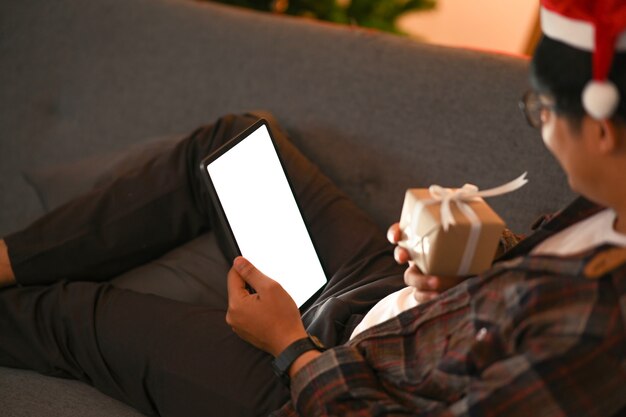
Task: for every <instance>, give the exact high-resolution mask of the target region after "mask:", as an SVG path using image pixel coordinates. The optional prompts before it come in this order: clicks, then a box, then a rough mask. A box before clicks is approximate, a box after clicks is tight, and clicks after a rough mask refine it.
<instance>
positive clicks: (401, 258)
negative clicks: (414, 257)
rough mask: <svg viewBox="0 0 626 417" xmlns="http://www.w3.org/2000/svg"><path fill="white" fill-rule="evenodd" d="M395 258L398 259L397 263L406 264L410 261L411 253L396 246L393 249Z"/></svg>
mask: <svg viewBox="0 0 626 417" xmlns="http://www.w3.org/2000/svg"><path fill="white" fill-rule="evenodd" d="M393 258H394V259H395V260H396V262H397V263H399V264H405V263H407V262H409V260H410V259H411V255H410V254H409V251H408V250H406V249H404V248H401V247H400V246H396V247H395V248H394V250H393Z"/></svg>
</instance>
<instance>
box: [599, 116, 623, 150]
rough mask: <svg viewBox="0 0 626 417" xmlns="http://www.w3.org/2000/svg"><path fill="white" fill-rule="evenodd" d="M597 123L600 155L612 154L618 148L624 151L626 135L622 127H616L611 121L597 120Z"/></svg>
mask: <svg viewBox="0 0 626 417" xmlns="http://www.w3.org/2000/svg"><path fill="white" fill-rule="evenodd" d="M597 123H598V128H599V131H598V140H599V142H598V145H599V150H600V151H601V152H602V153H612V152H615V151H616V150H617V149H619V148H620V147H621V148H624V149H626V143H624V140H625V139H626V135H625V133H624V128H623V127H622V126H618V124H617V123H615V122H614V121H613V120H608V119H607V120H599V121H597Z"/></svg>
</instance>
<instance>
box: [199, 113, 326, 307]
mask: <svg viewBox="0 0 626 417" xmlns="http://www.w3.org/2000/svg"><path fill="white" fill-rule="evenodd" d="M207 170H208V172H209V175H210V177H211V181H212V182H213V186H214V187H215V191H216V192H217V195H218V197H219V200H220V202H221V204H222V208H223V209H224V213H225V214H226V219H227V220H228V223H229V224H230V227H231V230H232V232H233V235H234V236H235V240H236V241H237V245H238V246H239V250H240V251H241V254H242V255H243V256H244V257H245V258H246V259H248V260H249V261H250V262H252V263H253V264H254V265H255V266H256V267H257V268H258V269H259V270H260V271H261V272H263V273H264V274H265V275H267V276H269V277H270V278H272V279H274V280H276V281H278V282H279V283H280V284H281V285H282V286H283V288H284V289H285V290H286V291H287V292H288V293H289V294H290V295H291V297H292V298H293V299H294V301H295V302H296V304H297V305H298V307H300V306H302V304H304V303H305V302H306V301H307V300H308V299H309V298H310V297H311V296H312V295H313V294H315V293H316V292H317V291H318V290H319V289H320V288H321V287H322V286H324V285H325V284H326V276H325V274H324V270H323V268H322V265H321V264H320V261H319V258H318V256H317V254H316V252H315V248H314V246H313V243H312V242H311V238H310V236H309V233H308V230H307V228H306V226H305V224H304V220H303V219H302V215H301V214H300V210H299V209H298V206H297V204H296V200H295V198H294V196H293V193H292V191H291V188H290V187H289V183H288V182H287V178H286V177H285V173H284V171H283V168H282V166H281V164H280V160H279V159H278V155H277V154H276V150H275V148H274V145H273V143H272V140H271V138H270V135H269V132H268V130H267V126H265V125H260V126H259V128H258V129H257V130H255V131H254V132H253V133H251V134H250V135H249V136H248V137H246V138H245V139H243V140H242V141H241V142H239V143H238V144H236V145H235V146H234V147H233V148H231V149H229V150H228V151H227V152H226V153H224V154H223V155H221V156H220V157H219V158H217V159H216V160H215V161H213V162H211V163H210V164H209V165H208V166H207Z"/></svg>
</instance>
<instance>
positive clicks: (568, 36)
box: [541, 7, 626, 52]
mask: <svg viewBox="0 0 626 417" xmlns="http://www.w3.org/2000/svg"><path fill="white" fill-rule="evenodd" d="M541 29H542V31H543V33H544V34H545V35H546V36H547V37H549V38H551V39H554V40H557V41H560V42H563V43H565V44H567V45H570V46H573V47H575V48H578V49H582V50H584V51H589V52H591V51H593V50H594V49H595V41H596V36H595V32H596V31H595V28H594V27H593V24H591V23H590V22H586V21H584V20H577V19H572V18H569V17H565V16H563V15H560V14H558V13H555V12H553V11H552V10H548V9H546V8H545V7H541ZM615 50H616V51H626V32H623V33H622V34H621V35H620V36H618V38H617V43H616V45H615Z"/></svg>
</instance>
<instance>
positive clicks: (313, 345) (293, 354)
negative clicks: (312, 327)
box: [272, 334, 326, 386]
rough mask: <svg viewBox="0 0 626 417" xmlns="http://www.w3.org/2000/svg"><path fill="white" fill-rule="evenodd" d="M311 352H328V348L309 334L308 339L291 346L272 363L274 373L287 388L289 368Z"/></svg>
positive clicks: (299, 340)
mask: <svg viewBox="0 0 626 417" xmlns="http://www.w3.org/2000/svg"><path fill="white" fill-rule="evenodd" d="M309 350H317V351H320V352H323V351H325V350H326V347H325V346H324V344H322V342H321V341H320V340H319V339H318V338H317V337H315V336H313V335H312V334H309V335H308V337H305V338H302V339H298V340H296V341H295V342H293V343H292V344H290V345H289V346H287V348H286V349H285V350H283V351H282V352H281V353H280V355H278V356H277V357H276V358H275V359H274V360H273V361H272V367H273V368H274V373H275V374H276V375H277V376H278V377H279V378H280V379H281V380H282V381H283V383H284V384H285V385H286V386H289V382H290V379H289V368H291V365H293V363H294V362H295V360H296V359H298V358H299V357H300V355H302V354H303V353H305V352H308V351H309Z"/></svg>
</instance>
